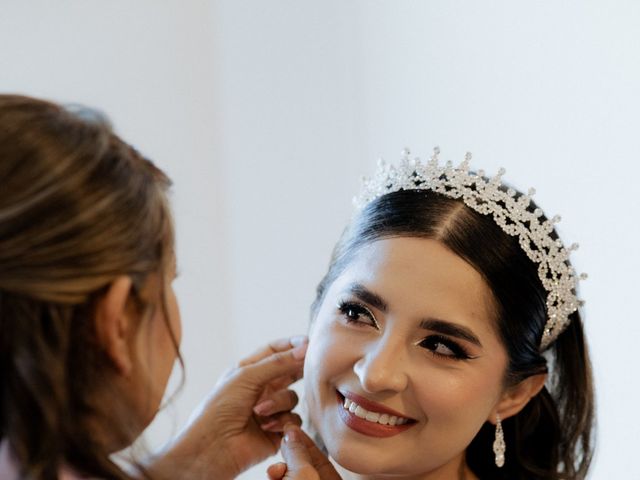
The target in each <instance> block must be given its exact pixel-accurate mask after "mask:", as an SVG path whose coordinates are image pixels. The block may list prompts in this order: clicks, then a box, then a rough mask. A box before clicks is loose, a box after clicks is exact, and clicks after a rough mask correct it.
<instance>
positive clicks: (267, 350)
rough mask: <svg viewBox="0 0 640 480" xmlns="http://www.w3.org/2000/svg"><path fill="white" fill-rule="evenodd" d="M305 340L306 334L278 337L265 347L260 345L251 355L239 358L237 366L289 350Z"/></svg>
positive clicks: (305, 341) (304, 342)
mask: <svg viewBox="0 0 640 480" xmlns="http://www.w3.org/2000/svg"><path fill="white" fill-rule="evenodd" d="M307 341H308V339H307V337H306V335H297V336H295V337H289V338H280V339H278V340H275V341H273V342H271V343H269V345H267V346H266V347H262V348H260V349H258V350H256V351H255V352H254V353H253V354H252V355H249V356H248V357H247V358H245V359H243V360H241V361H240V363H239V366H241V367H244V366H246V365H251V364H253V363H256V362H259V361H260V360H262V359H264V358H267V357H268V356H269V355H273V354H274V353H278V352H284V351H287V350H290V349H291V348H295V347H299V346H301V345H303V344H306V343H307Z"/></svg>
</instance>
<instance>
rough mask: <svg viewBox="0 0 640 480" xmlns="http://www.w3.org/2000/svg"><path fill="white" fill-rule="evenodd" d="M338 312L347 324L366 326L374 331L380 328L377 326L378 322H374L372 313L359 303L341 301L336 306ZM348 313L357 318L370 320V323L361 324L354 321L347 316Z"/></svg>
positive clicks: (374, 318)
mask: <svg viewBox="0 0 640 480" xmlns="http://www.w3.org/2000/svg"><path fill="white" fill-rule="evenodd" d="M338 310H339V311H340V313H341V314H342V316H343V317H344V319H345V320H346V322H347V323H349V324H353V325H358V326H367V325H368V326H371V327H374V328H376V329H380V327H379V326H378V321H377V320H376V317H375V316H374V315H373V313H371V310H369V309H368V308H367V307H365V306H364V305H362V304H360V303H357V302H348V301H341V302H340V303H339V304H338ZM349 313H351V314H352V315H353V314H354V313H355V314H356V315H357V316H358V317H360V316H362V315H364V316H365V317H368V318H369V320H371V323H367V322H362V321H360V320H358V319H354V318H352V317H350V316H349Z"/></svg>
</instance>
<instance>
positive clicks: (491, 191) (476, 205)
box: [354, 147, 587, 351]
mask: <svg viewBox="0 0 640 480" xmlns="http://www.w3.org/2000/svg"><path fill="white" fill-rule="evenodd" d="M439 154H440V150H439V149H438V148H437V147H436V148H434V150H433V155H432V156H431V159H430V161H429V162H427V163H426V164H423V163H422V162H421V161H420V159H419V158H414V159H410V158H409V155H410V152H409V150H408V149H405V150H403V152H402V159H401V160H400V164H399V165H398V166H393V165H388V164H386V163H384V161H382V160H380V162H379V164H378V171H377V173H376V175H375V176H374V177H373V178H371V179H366V178H365V179H364V181H363V188H362V191H361V193H360V195H358V196H357V197H355V198H354V204H355V205H356V208H358V209H359V210H360V209H362V208H364V207H365V206H366V205H367V204H368V203H369V202H371V201H372V200H375V199H376V198H378V197H381V196H383V195H386V194H387V193H392V192H397V191H399V190H430V191H433V192H436V193H439V194H442V195H444V196H446V197H449V198H454V199H461V200H462V201H463V202H464V204H465V205H467V206H468V207H469V208H471V209H473V210H475V211H476V212H478V213H480V214H482V215H492V216H493V220H494V221H495V222H496V224H497V225H498V226H499V227H500V228H501V229H502V230H503V231H504V232H505V233H507V234H508V235H511V236H513V237H517V238H518V240H519V243H520V247H521V248H522V250H523V251H524V252H525V253H526V255H527V257H529V258H530V259H531V260H532V261H533V262H534V263H536V264H537V265H538V277H539V278H540V281H541V282H542V285H543V287H544V288H545V290H546V291H547V300H546V306H547V323H546V325H545V327H544V331H543V333H542V339H541V341H540V350H541V351H542V350H545V349H546V348H547V347H548V346H549V345H550V344H551V343H552V342H553V341H554V340H555V339H556V338H558V335H560V334H561V333H562V332H563V331H564V329H565V328H566V327H567V326H568V325H569V323H570V319H569V316H570V315H571V314H572V313H573V312H575V311H576V310H578V307H580V306H582V305H583V303H584V302H583V301H582V300H579V299H578V297H577V296H576V292H577V287H578V281H579V280H585V279H586V278H587V274H586V273H582V274H580V275H577V274H576V271H575V270H574V268H573V267H572V266H571V265H570V264H569V255H570V253H571V252H572V251H575V250H577V248H578V244H577V243H574V244H572V245H571V246H569V247H567V248H565V246H564V244H563V243H562V241H561V240H560V239H558V238H553V237H552V236H551V234H552V232H553V231H554V228H555V227H554V226H555V225H556V224H557V223H558V222H559V221H560V216H559V215H556V216H554V217H553V218H551V219H550V220H549V219H545V220H542V219H541V217H542V216H543V212H542V210H541V209H540V208H535V209H533V207H532V206H531V197H532V196H533V195H534V194H535V189H533V188H531V189H529V191H528V192H527V193H526V194H524V195H520V196H518V195H517V192H516V191H515V190H514V189H513V188H511V187H508V186H505V185H503V183H502V176H503V175H504V173H505V170H504V168H501V169H500V170H499V171H498V173H497V174H496V175H495V176H494V177H492V178H490V179H488V178H487V177H485V173H484V171H482V170H478V171H477V172H473V171H470V170H469V163H470V161H471V154H470V153H467V154H466V155H465V159H464V161H463V162H462V163H461V164H460V165H459V166H458V167H454V166H453V164H452V163H451V162H450V161H448V162H446V164H445V165H444V166H440V165H439V159H438V156H439Z"/></svg>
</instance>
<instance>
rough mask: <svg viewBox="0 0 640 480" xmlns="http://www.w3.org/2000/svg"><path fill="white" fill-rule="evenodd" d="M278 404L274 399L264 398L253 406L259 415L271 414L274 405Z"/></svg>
mask: <svg viewBox="0 0 640 480" xmlns="http://www.w3.org/2000/svg"><path fill="white" fill-rule="evenodd" d="M275 406H276V402H274V401H273V400H264V401H262V402H260V403H259V404H257V405H256V406H255V407H253V411H254V412H256V413H257V414H258V415H269V414H270V413H271V410H272V409H273V407H275Z"/></svg>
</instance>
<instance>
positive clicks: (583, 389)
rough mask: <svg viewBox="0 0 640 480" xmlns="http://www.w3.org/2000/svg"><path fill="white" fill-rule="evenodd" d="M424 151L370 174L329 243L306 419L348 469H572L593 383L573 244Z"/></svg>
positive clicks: (535, 214) (582, 461)
mask: <svg viewBox="0 0 640 480" xmlns="http://www.w3.org/2000/svg"><path fill="white" fill-rule="evenodd" d="M435 157H436V158H434V159H433V161H432V162H430V163H429V165H428V166H423V165H422V164H420V163H418V162H414V163H411V162H409V160H408V156H407V158H405V161H404V163H403V164H402V165H401V166H400V167H399V168H398V169H397V170H389V169H387V170H383V172H382V174H381V176H380V177H379V179H378V180H379V182H378V184H377V187H375V188H374V189H373V190H372V187H371V185H372V184H369V186H368V188H369V192H368V193H367V192H365V201H364V202H363V207H362V209H361V211H359V213H358V214H357V215H356V216H355V217H354V219H353V221H352V222H351V224H350V225H349V226H348V227H347V229H346V230H345V232H344V234H343V236H342V238H341V239H340V241H339V242H338V244H337V246H336V248H335V250H334V253H333V257H332V261H331V264H330V267H329V271H328V273H327V274H326V276H325V277H324V278H323V280H322V281H321V282H320V285H319V286H318V291H317V297H316V300H315V302H314V305H313V307H312V328H311V334H310V344H309V351H308V355H307V360H306V363H305V394H306V400H307V404H308V409H309V414H310V420H311V424H312V426H313V428H314V429H315V430H316V431H317V433H318V437H319V439H320V440H321V442H322V443H323V444H324V446H325V447H326V451H327V452H328V453H329V455H330V456H331V457H333V459H334V460H335V461H336V462H337V463H338V464H340V465H341V466H342V467H344V468H345V469H347V470H349V471H351V472H354V473H356V474H358V475H360V476H362V477H363V478H375V477H380V476H389V475H392V476H396V477H397V476H401V477H411V478H421V479H436V478H437V479H457V478H466V479H478V478H481V479H509V480H514V479H559V478H563V479H582V478H584V476H585V475H586V472H587V470H588V467H589V463H590V460H591V456H592V435H591V428H592V423H593V391H592V383H591V370H590V364H589V357H588V352H587V347H586V343H585V341H584V338H583V329H582V323H581V320H580V316H579V312H578V306H579V305H580V302H579V300H578V299H577V296H576V294H577V292H576V288H577V281H578V279H579V278H580V277H578V276H577V275H576V274H575V272H574V271H573V268H572V267H571V265H570V263H569V260H568V255H569V252H570V251H571V250H572V248H566V249H565V247H564V246H563V244H562V242H561V241H560V240H559V238H558V236H557V234H556V232H555V229H554V228H553V225H554V223H555V221H549V220H547V218H546V217H545V216H544V215H543V213H542V211H541V210H540V209H539V208H538V207H537V206H536V205H535V204H533V202H531V201H530V198H529V196H528V195H522V194H520V193H518V192H516V191H515V190H513V189H511V188H507V187H506V186H503V185H502V184H501V183H500V181H499V178H498V179H493V180H491V181H489V180H487V179H486V178H484V176H483V174H482V173H480V174H475V173H473V172H469V171H468V167H467V165H466V163H467V162H465V163H464V164H463V165H462V166H461V167H460V168H459V169H454V168H452V167H451V165H447V166H446V167H438V166H437V154H436V156H435ZM375 181H376V180H374V182H375ZM374 186H375V185H374ZM372 191H373V194H371V192H372Z"/></svg>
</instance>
